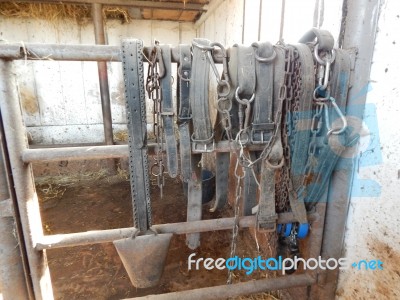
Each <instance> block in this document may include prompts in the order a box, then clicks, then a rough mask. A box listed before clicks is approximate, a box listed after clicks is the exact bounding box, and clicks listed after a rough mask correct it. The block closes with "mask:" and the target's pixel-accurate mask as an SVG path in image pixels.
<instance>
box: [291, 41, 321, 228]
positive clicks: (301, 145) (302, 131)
mask: <svg viewBox="0 0 400 300" xmlns="http://www.w3.org/2000/svg"><path fill="white" fill-rule="evenodd" d="M293 47H294V48H295V49H296V50H297V52H298V60H299V65H300V73H299V74H298V75H299V76H300V77H301V90H300V95H299V109H298V111H296V112H294V113H293V116H292V120H293V121H294V120H297V123H296V128H295V136H294V142H293V144H292V147H291V149H290V151H291V165H290V181H289V202H290V207H291V209H292V211H293V213H294V215H295V217H296V219H297V220H298V221H299V223H301V224H302V223H307V222H308V221H307V213H306V208H305V204H304V198H303V197H301V195H299V194H298V193H297V191H298V190H299V188H300V187H301V186H302V185H303V179H304V174H303V170H304V168H305V166H306V164H307V160H308V153H307V151H304V149H305V147H306V149H308V145H309V143H310V131H309V129H310V128H311V122H312V104H313V91H314V87H315V78H314V62H313V56H312V53H311V51H310V48H309V47H308V46H307V45H304V44H297V45H294V46H293Z"/></svg>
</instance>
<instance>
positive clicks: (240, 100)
mask: <svg viewBox="0 0 400 300" xmlns="http://www.w3.org/2000/svg"><path fill="white" fill-rule="evenodd" d="M239 91H240V86H238V87H237V89H236V92H235V98H236V101H237V102H239V103H240V104H242V105H249V104H250V103H251V102H253V100H254V99H255V94H254V93H253V94H252V95H251V98H250V99H246V98H243V99H240V96H239Z"/></svg>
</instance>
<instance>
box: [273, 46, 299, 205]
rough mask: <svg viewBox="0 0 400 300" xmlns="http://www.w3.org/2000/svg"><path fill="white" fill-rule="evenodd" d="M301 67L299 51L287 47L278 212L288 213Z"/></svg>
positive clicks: (277, 196)
mask: <svg viewBox="0 0 400 300" xmlns="http://www.w3.org/2000/svg"><path fill="white" fill-rule="evenodd" d="M300 68H301V65H300V61H299V55H298V52H297V50H296V49H295V48H294V47H292V46H286V47H285V77H284V85H283V86H282V88H281V98H282V99H283V101H284V104H283V107H284V112H283V116H282V118H283V119H284V121H283V122H282V125H283V126H282V128H281V130H282V131H281V134H282V146H283V156H284V159H285V164H284V166H283V167H282V169H281V171H280V174H279V175H278V176H279V178H278V180H277V181H276V182H277V184H276V187H275V189H276V190H275V193H276V209H277V212H284V211H288V210H289V208H290V204H289V187H290V158H291V155H292V153H291V149H293V143H294V138H295V134H296V127H295V125H296V123H297V121H298V119H297V118H298V116H295V115H298V113H296V112H298V110H299V107H300V103H299V101H300V91H301V76H300V74H301V69H300Z"/></svg>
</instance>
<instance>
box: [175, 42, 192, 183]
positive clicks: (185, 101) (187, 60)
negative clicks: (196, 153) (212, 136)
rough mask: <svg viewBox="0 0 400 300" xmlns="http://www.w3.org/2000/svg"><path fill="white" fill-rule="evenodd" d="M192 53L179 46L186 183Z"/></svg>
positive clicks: (185, 175) (185, 176)
mask: <svg viewBox="0 0 400 300" xmlns="http://www.w3.org/2000/svg"><path fill="white" fill-rule="evenodd" d="M191 61H192V59H191V53H190V46H189V45H179V65H178V76H177V78H178V79H179V80H178V99H177V100H178V105H179V114H178V123H179V139H180V144H179V148H180V151H179V152H180V158H181V175H182V179H183V181H184V182H188V181H189V179H190V175H191V174H190V172H191V162H190V157H191V151H192V150H191V146H190V128H189V124H190V120H191V119H192V116H191V110H190V100H189V92H190V76H191V68H192V64H191Z"/></svg>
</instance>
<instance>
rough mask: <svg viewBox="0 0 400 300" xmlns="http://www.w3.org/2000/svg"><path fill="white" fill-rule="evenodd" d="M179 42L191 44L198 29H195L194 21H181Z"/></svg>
mask: <svg viewBox="0 0 400 300" xmlns="http://www.w3.org/2000/svg"><path fill="white" fill-rule="evenodd" d="M179 32H180V37H179V43H180V44H189V45H190V44H191V43H192V40H193V39H194V38H195V37H196V30H195V29H194V26H193V23H186V22H185V23H180V24H179Z"/></svg>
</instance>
